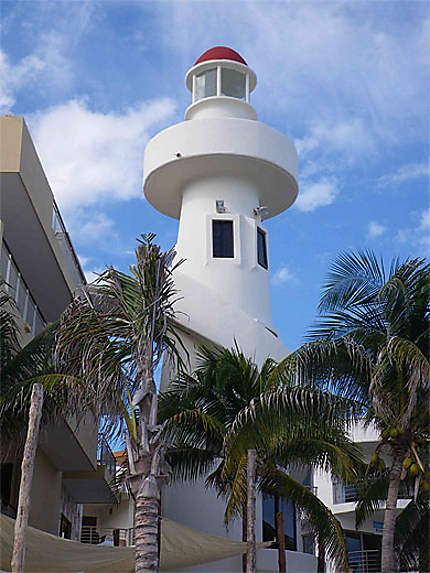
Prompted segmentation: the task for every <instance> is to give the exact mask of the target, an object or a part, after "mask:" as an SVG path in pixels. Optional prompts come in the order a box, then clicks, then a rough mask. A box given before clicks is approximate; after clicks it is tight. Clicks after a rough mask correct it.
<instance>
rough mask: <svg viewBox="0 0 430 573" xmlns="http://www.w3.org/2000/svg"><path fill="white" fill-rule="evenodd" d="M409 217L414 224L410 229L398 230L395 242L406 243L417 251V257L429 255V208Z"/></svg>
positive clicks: (413, 213)
mask: <svg viewBox="0 0 430 573" xmlns="http://www.w3.org/2000/svg"><path fill="white" fill-rule="evenodd" d="M411 217H412V219H413V220H415V224H414V225H413V226H411V227H405V228H403V229H399V230H398V231H397V233H396V236H395V238H396V240H397V241H398V242H399V243H408V244H409V245H410V246H413V247H414V249H418V250H419V253H418V254H419V255H420V256H421V255H422V256H425V257H428V256H429V255H430V207H429V208H427V209H425V210H423V211H421V212H418V213H417V212H412V213H411Z"/></svg>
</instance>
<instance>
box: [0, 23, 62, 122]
mask: <svg viewBox="0 0 430 573" xmlns="http://www.w3.org/2000/svg"><path fill="white" fill-rule="evenodd" d="M66 45H67V42H66V38H65V37H64V36H62V35H60V34H57V33H55V32H53V31H51V32H49V33H42V34H40V35H39V37H38V39H37V42H36V46H35V48H34V51H33V52H32V53H30V54H28V55H27V56H24V57H23V58H21V60H19V61H18V62H16V63H12V62H11V61H10V58H9V57H8V56H7V54H6V52H4V51H2V50H0V113H1V114H7V113H11V112H12V109H13V107H14V105H15V101H16V96H17V94H18V93H19V92H20V91H21V90H24V89H26V90H30V89H31V90H42V89H44V90H46V88H47V87H50V88H54V89H65V88H67V87H68V86H69V85H70V82H71V81H72V78H73V72H72V65H71V62H70V60H69V59H68V58H67V57H66V56H65V53H66V51H67V47H66Z"/></svg>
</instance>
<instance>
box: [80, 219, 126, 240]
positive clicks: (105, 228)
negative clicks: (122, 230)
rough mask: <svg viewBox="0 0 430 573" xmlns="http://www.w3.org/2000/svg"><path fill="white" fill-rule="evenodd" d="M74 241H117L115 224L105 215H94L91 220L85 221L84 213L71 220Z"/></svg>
mask: <svg viewBox="0 0 430 573" xmlns="http://www.w3.org/2000/svg"><path fill="white" fill-rule="evenodd" d="M71 221H72V225H71V227H72V229H73V231H72V232H73V239H74V240H75V241H76V242H78V243H98V242H102V243H106V242H110V243H111V242H112V239H117V238H118V234H117V232H116V231H115V222H114V221H113V219H111V218H110V217H107V216H106V215H105V214H104V213H95V214H92V216H91V219H87V220H85V219H84V220H83V219H82V213H80V214H79V215H78V217H76V215H74V216H73V217H72V218H71Z"/></svg>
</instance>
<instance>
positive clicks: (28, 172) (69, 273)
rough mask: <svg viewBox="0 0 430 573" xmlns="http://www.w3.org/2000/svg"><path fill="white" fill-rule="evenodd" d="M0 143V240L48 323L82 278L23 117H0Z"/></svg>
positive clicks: (65, 302) (67, 301)
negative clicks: (2, 150) (4, 151)
mask: <svg viewBox="0 0 430 573" xmlns="http://www.w3.org/2000/svg"><path fill="white" fill-rule="evenodd" d="M0 139H1V141H2V143H3V146H4V148H5V149H6V148H7V149H8V153H7V154H2V157H1V158H0V185H1V188H2V208H1V215H0V217H1V222H2V223H3V237H2V241H3V240H4V241H5V242H6V244H7V247H8V250H9V252H10V253H12V256H13V259H14V263H15V265H16V267H17V268H18V269H19V271H20V273H21V277H22V278H24V279H25V286H26V289H27V290H28V291H29V292H30V293H31V297H32V299H33V301H35V303H36V304H37V308H38V310H39V312H40V315H41V316H42V317H43V319H44V320H45V321H46V322H54V321H55V320H57V319H58V317H59V315H60V313H61V312H62V311H63V310H64V308H65V306H66V305H67V304H68V303H69V302H70V300H71V296H72V294H73V292H74V290H75V289H76V287H78V286H79V285H80V284H82V283H84V282H85V277H84V275H83V272H82V270H81V268H80V266H79V261H78V259H77V257H76V254H75V253H74V251H73V248H72V246H71V242H70V239H69V237H68V235H67V232H66V230H65V228H64V224H63V222H62V220H61V216H60V214H59V212H58V209H57V207H56V204H55V200H54V196H53V193H52V191H51V188H50V186H49V183H48V180H47V178H46V176H45V173H44V171H43V168H42V165H41V163H40V160H39V158H38V156H37V152H36V150H35V148H34V145H33V142H32V140H31V137H30V134H29V132H28V129H27V127H26V125H25V122H24V120H23V118H20V117H2V118H0ZM27 322H29V321H27ZM30 326H31V325H30Z"/></svg>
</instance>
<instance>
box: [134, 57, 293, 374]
mask: <svg viewBox="0 0 430 573" xmlns="http://www.w3.org/2000/svg"><path fill="white" fill-rule="evenodd" d="M185 82H186V85H187V87H188V89H189V90H190V91H191V93H192V103H191V105H190V106H189V107H188V108H187V110H186V111H185V121H183V122H181V123H179V124H176V125H173V126H172V127H170V128H168V129H165V130H164V131H162V132H161V133H159V134H157V135H156V136H155V137H154V138H153V139H151V140H150V142H149V143H148V145H147V147H146V150H145V159H144V193H145V196H146V198H147V199H148V201H149V202H150V203H151V204H152V205H153V206H154V207H155V208H156V209H158V210H159V211H160V212H161V213H164V214H165V215H168V216H170V217H173V218H176V219H179V233H178V240H177V246H176V248H177V253H178V258H180V259H185V262H184V263H183V264H182V265H181V266H180V267H179V269H178V270H177V271H176V275H175V282H176V286H177V288H178V290H179V291H180V293H181V296H182V297H183V298H182V300H181V301H180V302H179V303H178V308H177V310H178V311H180V312H179V313H178V319H179V321H180V322H181V323H182V324H183V326H184V329H185V332H187V333H189V336H190V337H191V339H194V338H195V337H196V336H197V340H199V341H202V340H205V341H206V342H212V343H215V344H219V345H222V346H227V347H230V346H231V345H232V344H233V340H234V339H236V340H237V342H238V344H239V346H240V348H241V349H242V350H243V351H244V352H245V353H246V354H248V355H249V356H252V357H254V358H255V360H256V361H257V362H258V363H261V362H262V361H264V360H265V359H266V358H267V357H268V356H271V357H273V358H275V359H281V358H283V357H284V356H285V355H286V353H287V350H286V348H285V346H284V345H283V344H282V343H281V342H280V340H279V337H278V333H277V332H276V331H275V329H274V328H273V325H272V315H271V306H270V294H269V272H270V258H269V251H268V248H269V237H268V233H267V230H266V229H265V228H264V226H263V221H264V220H265V219H268V218H270V217H274V216H275V215H277V214H279V213H281V212H282V211H284V210H285V209H287V208H288V207H289V206H290V205H291V204H292V203H293V202H294V200H295V199H296V196H297V153H296V150H295V148H294V146H293V144H292V143H291V141H290V140H289V139H288V138H287V137H286V136H285V135H283V134H282V133H280V132H278V131H277V130H275V129H273V128H272V127H269V126H267V125H265V124H264V123H261V122H259V121H257V113H256V111H255V109H254V108H253V107H252V106H251V103H250V98H251V93H252V91H253V90H254V89H255V86H256V83H257V78H256V74H255V72H254V71H253V70H252V69H251V68H250V67H249V66H248V65H247V63H246V62H245V60H244V59H243V58H242V57H241V56H240V55H239V54H238V53H237V52H235V51H234V50H231V49H230V48H226V47H215V48H212V49H210V50H208V51H207V52H205V53H204V54H203V55H202V56H200V58H199V59H198V60H197V61H196V62H195V64H194V66H193V67H192V68H191V69H190V70H189V71H188V72H187V74H186V77H185ZM185 338H187V335H185ZM190 343H191V342H190ZM190 350H192V348H190Z"/></svg>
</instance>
